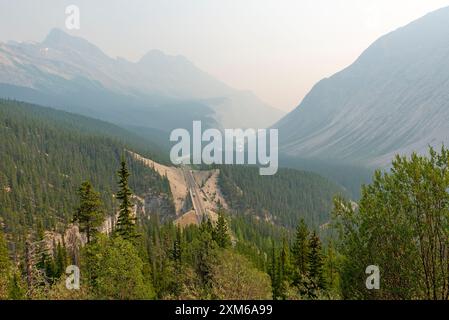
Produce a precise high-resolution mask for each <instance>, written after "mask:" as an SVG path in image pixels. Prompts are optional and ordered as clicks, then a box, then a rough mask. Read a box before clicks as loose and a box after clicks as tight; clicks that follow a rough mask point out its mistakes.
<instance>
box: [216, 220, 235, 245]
mask: <svg viewBox="0 0 449 320" xmlns="http://www.w3.org/2000/svg"><path fill="white" fill-rule="evenodd" d="M214 240H215V241H216V242H217V244H218V246H219V247H220V248H227V247H229V246H230V245H231V237H230V236H229V231H228V224H227V222H226V219H225V217H224V214H223V212H219V213H218V220H217V226H216V227H215V230H214Z"/></svg>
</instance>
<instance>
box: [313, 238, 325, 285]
mask: <svg viewBox="0 0 449 320" xmlns="http://www.w3.org/2000/svg"><path fill="white" fill-rule="evenodd" d="M309 247H310V251H309V277H310V279H311V280H312V282H313V283H314V284H315V286H316V287H317V288H319V289H324V288H325V281H324V274H323V265H324V262H323V254H322V252H321V241H320V238H319V237H318V236H317V234H316V232H315V231H314V232H313V233H312V235H311V237H310V242H309Z"/></svg>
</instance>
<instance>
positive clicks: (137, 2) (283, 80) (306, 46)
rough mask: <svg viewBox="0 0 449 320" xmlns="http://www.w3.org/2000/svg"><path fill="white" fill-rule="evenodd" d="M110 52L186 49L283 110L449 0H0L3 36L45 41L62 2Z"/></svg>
mask: <svg viewBox="0 0 449 320" xmlns="http://www.w3.org/2000/svg"><path fill="white" fill-rule="evenodd" d="M69 4H76V5H78V6H79V8H80V10H81V29H80V30H79V31H76V32H71V33H72V34H74V35H78V36H81V37H84V38H86V39H88V40H89V41H91V42H93V43H94V44H96V45H97V46H99V47H100V48H101V49H102V50H104V51H105V52H106V53H107V54H109V55H110V56H113V57H115V56H121V57H125V58H127V59H129V60H132V61H136V60H138V59H139V58H140V57H141V56H142V55H143V54H145V53H146V52H147V51H149V50H150V49H160V50H162V51H164V52H166V53H168V54H175V55H177V54H182V55H184V56H186V57H187V58H188V59H190V60H191V61H193V62H194V63H195V64H196V65H197V66H198V67H200V68H201V69H203V70H205V71H207V72H208V73H210V74H212V75H214V76H216V77H217V78H219V79H221V80H223V81H224V82H226V83H227V84H229V85H231V86H233V87H235V88H237V89H245V90H246V89H248V90H251V91H253V92H255V93H256V94H257V95H258V96H259V97H260V98H261V99H262V100H264V101H266V102H268V103H269V104H271V105H273V106H274V107H277V108H279V109H283V110H291V109H292V108H294V107H296V106H297V105H298V103H299V102H300V101H301V99H302V98H303V97H304V95H305V94H306V93H307V92H308V91H309V90H310V89H311V87H312V86H313V85H314V84H315V83H316V82H317V81H318V80H320V79H322V78H323V77H327V76H330V75H332V74H333V73H335V72H337V71H339V70H340V69H342V68H344V67H346V66H347V65H349V64H350V63H352V62H353V61H354V60H355V59H356V58H357V57H358V56H359V55H360V53H361V52H362V51H363V50H364V49H366V48H367V47H368V46H369V45H370V44H371V43H372V42H373V41H374V40H376V39H377V38H378V37H379V36H381V35H383V34H385V33H387V32H389V31H392V30H394V29H396V28H398V27H401V26H403V25H405V24H407V23H408V22H411V21H412V20H414V19H416V18H419V17H421V16H423V15H425V14H426V13H428V12H430V11H433V10H435V9H438V8H441V7H444V6H449V0H425V1H424V0H158V1H154V0H131V1H129V0H70V1H66V0H0V41H7V40H19V41H24V40H33V41H41V40H42V39H43V38H44V37H45V35H46V34H47V33H48V31H49V30H50V29H51V28H53V27H59V28H62V29H63V28H64V21H65V13H64V11H65V7H66V6H67V5H69Z"/></svg>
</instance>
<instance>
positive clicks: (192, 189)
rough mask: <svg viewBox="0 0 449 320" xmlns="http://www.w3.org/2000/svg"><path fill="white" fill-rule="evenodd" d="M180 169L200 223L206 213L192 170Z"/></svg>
mask: <svg viewBox="0 0 449 320" xmlns="http://www.w3.org/2000/svg"><path fill="white" fill-rule="evenodd" d="M182 170H183V172H184V178H185V180H186V183H187V188H188V189H189V193H190V198H191V199H192V203H193V209H194V210H195V212H196V216H197V219H198V223H201V221H202V220H203V217H204V216H205V215H206V210H205V209H204V205H203V198H202V195H201V190H200V188H199V186H198V184H197V183H196V181H195V178H194V177H193V174H192V171H191V170H190V169H189V168H186V167H182Z"/></svg>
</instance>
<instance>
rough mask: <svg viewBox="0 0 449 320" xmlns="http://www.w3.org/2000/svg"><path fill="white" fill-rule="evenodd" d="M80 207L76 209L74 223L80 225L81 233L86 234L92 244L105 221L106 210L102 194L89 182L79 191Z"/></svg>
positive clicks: (83, 184) (84, 183)
mask: <svg viewBox="0 0 449 320" xmlns="http://www.w3.org/2000/svg"><path fill="white" fill-rule="evenodd" d="M78 195H79V198H80V205H79V207H78V208H77V209H76V212H75V216H74V219H73V220H74V221H75V222H78V223H79V226H80V231H81V232H86V236H87V242H88V243H90V241H91V240H92V237H93V236H95V234H96V232H97V231H98V228H99V227H100V226H101V225H102V223H103V221H104V216H105V214H104V210H103V209H102V208H103V204H102V202H101V198H100V193H98V192H96V191H95V190H94V188H93V187H92V185H91V183H90V182H89V181H86V182H83V183H82V184H81V187H80V188H79V190H78Z"/></svg>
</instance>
